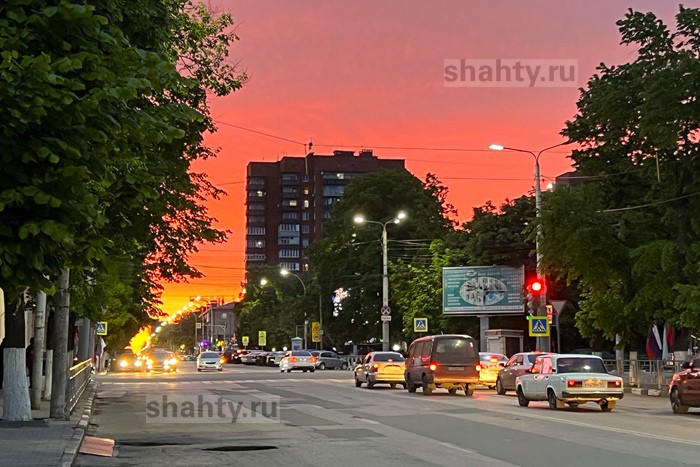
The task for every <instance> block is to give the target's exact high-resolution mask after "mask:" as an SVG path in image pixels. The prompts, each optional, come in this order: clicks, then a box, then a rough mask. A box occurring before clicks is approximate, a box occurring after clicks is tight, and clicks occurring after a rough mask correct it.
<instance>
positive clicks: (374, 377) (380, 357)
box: [355, 352, 406, 389]
mask: <svg viewBox="0 0 700 467" xmlns="http://www.w3.org/2000/svg"><path fill="white" fill-rule="evenodd" d="M405 371H406V359H405V358H404V357H403V355H401V354H400V353H398V352H370V353H368V354H367V355H366V356H365V358H364V359H363V360H362V363H360V364H359V365H357V366H356V367H355V387H358V388H359V387H360V386H362V383H365V384H366V385H367V389H372V388H373V387H374V385H375V384H389V385H391V387H392V388H395V387H396V385H397V384H400V385H402V386H403V387H404V389H406V380H405V379H404V373H405Z"/></svg>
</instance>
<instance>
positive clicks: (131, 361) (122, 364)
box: [110, 349, 146, 372]
mask: <svg viewBox="0 0 700 467" xmlns="http://www.w3.org/2000/svg"><path fill="white" fill-rule="evenodd" d="M145 369H146V366H145V365H144V364H143V361H142V360H141V359H140V358H139V357H138V356H137V355H135V354H134V352H133V351H131V349H125V350H121V351H119V352H118V353H117V354H116V355H115V356H114V357H113V358H112V359H111V361H110V370H111V371H115V372H116V371H144V370H145Z"/></svg>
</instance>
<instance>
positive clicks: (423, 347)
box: [404, 334, 480, 396]
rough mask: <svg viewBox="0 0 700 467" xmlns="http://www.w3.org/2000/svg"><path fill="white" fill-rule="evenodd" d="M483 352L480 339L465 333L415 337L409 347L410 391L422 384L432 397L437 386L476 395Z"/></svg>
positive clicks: (408, 387) (449, 390)
mask: <svg viewBox="0 0 700 467" xmlns="http://www.w3.org/2000/svg"><path fill="white" fill-rule="evenodd" d="M479 370H480V363H479V351H478V346H477V344H476V341H475V340H474V338H472V337H471V336H467V335H464V334H444V335H443V334H441V335H435V336H425V337H421V338H419V339H416V340H414V341H413V342H412V343H411V345H410V346H409V348H408V357H407V358H406V372H405V378H404V379H405V381H406V389H407V390H408V392H410V393H414V392H416V389H417V388H418V387H421V388H422V389H423V395H425V396H429V395H430V394H432V392H433V390H434V389H435V388H442V389H447V391H448V392H449V393H450V394H451V395H454V394H456V393H457V391H458V390H461V391H464V393H465V394H466V395H467V396H472V395H474V389H475V388H476V385H477V384H478V383H479Z"/></svg>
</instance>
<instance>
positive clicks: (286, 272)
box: [280, 269, 289, 276]
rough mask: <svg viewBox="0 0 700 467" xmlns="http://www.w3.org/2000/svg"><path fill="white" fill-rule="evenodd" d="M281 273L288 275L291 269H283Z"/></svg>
mask: <svg viewBox="0 0 700 467" xmlns="http://www.w3.org/2000/svg"><path fill="white" fill-rule="evenodd" d="M280 274H282V275H283V276H287V275H289V270H288V269H281V270H280Z"/></svg>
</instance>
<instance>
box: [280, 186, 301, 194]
mask: <svg viewBox="0 0 700 467" xmlns="http://www.w3.org/2000/svg"><path fill="white" fill-rule="evenodd" d="M282 194H283V195H298V194H299V190H298V189H297V188H296V187H294V186H283V187H282Z"/></svg>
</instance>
